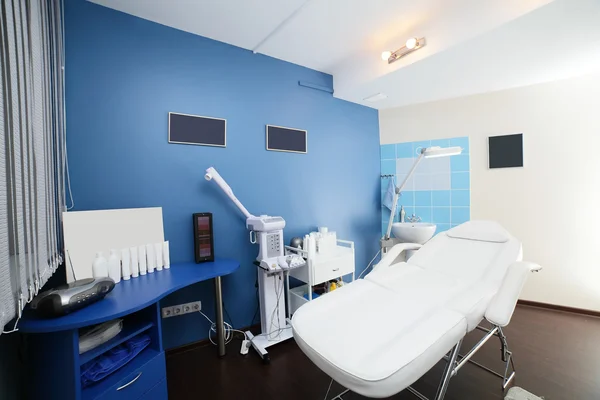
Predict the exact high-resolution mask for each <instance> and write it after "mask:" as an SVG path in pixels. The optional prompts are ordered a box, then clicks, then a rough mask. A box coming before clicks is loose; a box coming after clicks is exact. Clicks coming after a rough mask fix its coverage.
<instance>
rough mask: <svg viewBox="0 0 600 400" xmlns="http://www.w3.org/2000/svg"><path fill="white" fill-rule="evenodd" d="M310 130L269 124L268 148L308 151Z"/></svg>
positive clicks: (293, 151)
mask: <svg viewBox="0 0 600 400" xmlns="http://www.w3.org/2000/svg"><path fill="white" fill-rule="evenodd" d="M307 136H308V132H307V131H304V130H302V129H293V128H284V127H282V126H274V125H267V150H274V151H286V152H288V153H306V152H308V139H307Z"/></svg>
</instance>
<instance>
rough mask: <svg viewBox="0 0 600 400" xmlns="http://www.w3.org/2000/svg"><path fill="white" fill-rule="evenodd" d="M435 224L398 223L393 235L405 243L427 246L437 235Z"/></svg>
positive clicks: (393, 227)
mask: <svg viewBox="0 0 600 400" xmlns="http://www.w3.org/2000/svg"><path fill="white" fill-rule="evenodd" d="M435 228H436V225H435V224H428V223H426V222H414V223H413V222H396V223H393V224H392V233H393V234H394V236H395V237H396V238H398V239H400V240H401V241H402V242H404V243H417V244H425V243H426V242H427V241H428V240H429V239H431V238H432V237H433V235H434V234H435Z"/></svg>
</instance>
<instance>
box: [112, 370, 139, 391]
mask: <svg viewBox="0 0 600 400" xmlns="http://www.w3.org/2000/svg"><path fill="white" fill-rule="evenodd" d="M140 376H142V373H141V372H140V373H139V374H137V376H136V377H135V378H133V379H132V380H131V382H129V383H126V384H124V385H123V386H121V387H118V388H117V391H119V390H123V389H125V388H126V387H127V386H129V385H133V384H134V383H135V381H137V380H138V379H140Z"/></svg>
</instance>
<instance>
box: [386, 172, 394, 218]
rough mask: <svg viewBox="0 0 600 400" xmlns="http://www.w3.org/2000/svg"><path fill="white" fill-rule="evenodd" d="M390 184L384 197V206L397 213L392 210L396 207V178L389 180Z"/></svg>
mask: <svg viewBox="0 0 600 400" xmlns="http://www.w3.org/2000/svg"><path fill="white" fill-rule="evenodd" d="M388 182H389V184H388V188H387V191H386V192H385V196H384V197H383V205H384V206H386V207H387V208H388V209H389V210H390V211H391V212H393V213H395V212H396V210H392V207H393V205H394V194H396V185H395V184H394V178H393V177H391V178H390V179H389V181H388Z"/></svg>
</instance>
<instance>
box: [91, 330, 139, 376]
mask: <svg viewBox="0 0 600 400" xmlns="http://www.w3.org/2000/svg"><path fill="white" fill-rule="evenodd" d="M149 344H150V336H148V335H146V334H143V335H138V336H136V337H134V338H132V339H130V340H128V341H127V342H125V343H123V344H120V345H118V346H116V347H113V348H112V349H110V350H109V351H107V352H106V353H104V354H102V355H101V356H99V357H96V358H94V359H93V360H91V361H88V362H87V363H85V364H83V365H82V366H81V387H82V388H85V387H87V386H90V385H91V384H92V383H95V382H98V381H100V380H102V379H104V378H106V377H107V376H108V375H110V374H112V373H113V372H115V371H116V370H118V369H119V368H121V367H122V366H124V365H125V364H127V363H128V362H129V361H131V360H132V359H133V358H134V357H135V356H137V355H138V354H139V353H140V352H141V351H142V350H144V349H145V348H146V347H147V346H148V345H149Z"/></svg>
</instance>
